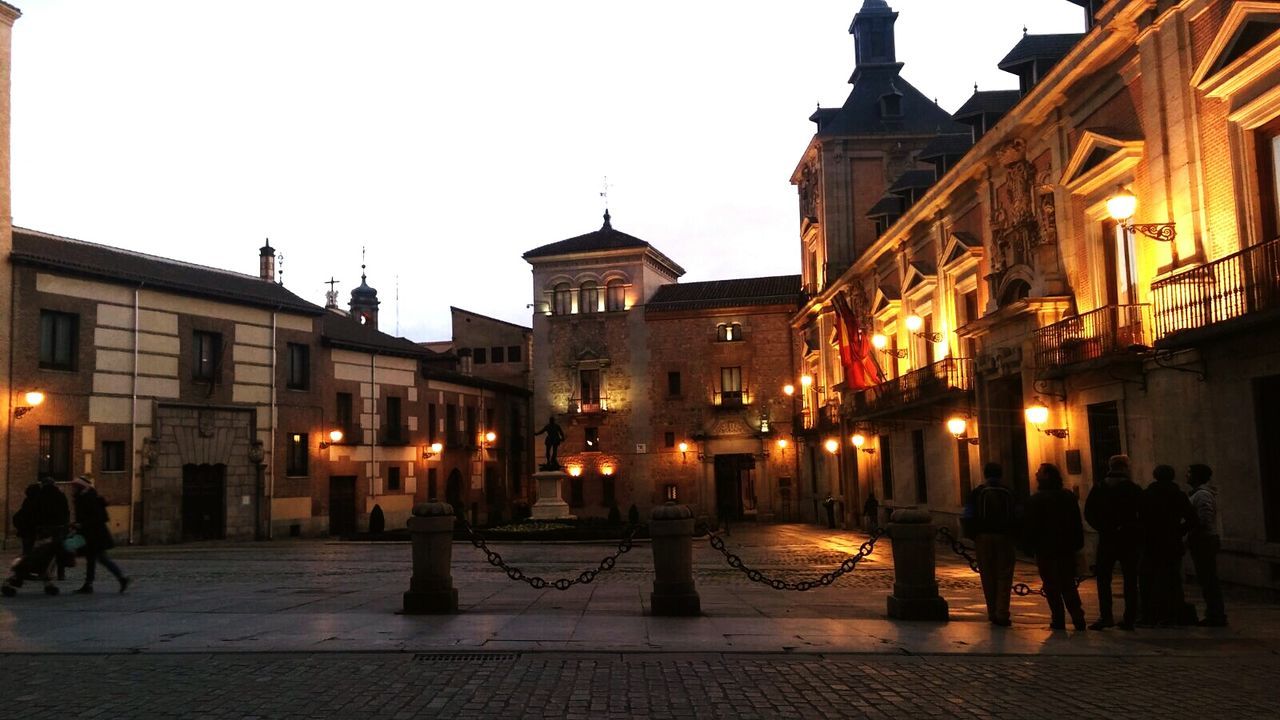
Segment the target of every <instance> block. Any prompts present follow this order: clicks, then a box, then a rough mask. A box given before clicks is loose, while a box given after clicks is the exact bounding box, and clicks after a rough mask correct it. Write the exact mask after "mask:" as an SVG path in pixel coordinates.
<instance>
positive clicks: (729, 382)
mask: <svg viewBox="0 0 1280 720" xmlns="http://www.w3.org/2000/svg"><path fill="white" fill-rule="evenodd" d="M720 404H721V405H742V404H743V393H742V368H740V367H722V368H720Z"/></svg>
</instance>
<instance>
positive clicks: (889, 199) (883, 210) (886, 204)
mask: <svg viewBox="0 0 1280 720" xmlns="http://www.w3.org/2000/svg"><path fill="white" fill-rule="evenodd" d="M901 214H902V198H900V197H898V196H897V195H885V196H884V197H882V198H880V200H878V201H877V202H876V204H875V205H872V206H871V209H870V210H868V211H867V217H879V216H881V215H901Z"/></svg>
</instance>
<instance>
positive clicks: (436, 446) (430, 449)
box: [422, 442, 444, 460]
mask: <svg viewBox="0 0 1280 720" xmlns="http://www.w3.org/2000/svg"><path fill="white" fill-rule="evenodd" d="M442 450H444V445H441V444H440V443H438V442H436V443H431V444H430V445H429V446H427V448H426V449H425V450H423V451H422V459H423V460H430V459H431V458H433V457H435V456H437V455H439V454H440V452H441V451H442Z"/></svg>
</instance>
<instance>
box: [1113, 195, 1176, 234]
mask: <svg viewBox="0 0 1280 720" xmlns="http://www.w3.org/2000/svg"><path fill="white" fill-rule="evenodd" d="M1137 211H1138V197H1137V196H1136V195H1134V194H1133V193H1132V192H1130V191H1129V190H1128V189H1127V188H1125V187H1124V186H1123V185H1118V186H1116V192H1115V194H1114V195H1112V196H1111V197H1109V198H1107V214H1108V215H1110V216H1111V219H1112V220H1115V221H1116V223H1117V224H1118V225H1119V226H1120V227H1121V228H1123V229H1124V230H1125V232H1134V231H1137V232H1140V233H1142V234H1143V235H1146V236H1147V237H1149V238H1151V239H1152V240H1159V241H1160V242H1170V241H1171V240H1173V239H1174V238H1176V237H1177V236H1178V232H1177V229H1176V224H1175V223H1171V222H1170V223H1146V224H1141V225H1134V224H1133V222H1132V220H1133V216H1134V214H1135V213H1137Z"/></svg>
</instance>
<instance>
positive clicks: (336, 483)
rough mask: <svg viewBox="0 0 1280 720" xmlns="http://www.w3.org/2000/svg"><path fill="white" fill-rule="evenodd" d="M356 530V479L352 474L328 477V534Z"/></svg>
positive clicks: (347, 532)
mask: <svg viewBox="0 0 1280 720" xmlns="http://www.w3.org/2000/svg"><path fill="white" fill-rule="evenodd" d="M355 532H356V479H355V477H354V476H352V475H340V476H334V477H330V478H329V534H330V535H354V534H355Z"/></svg>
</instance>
